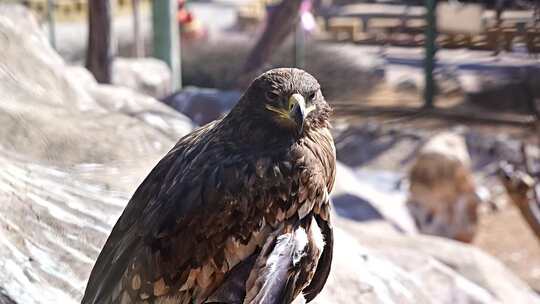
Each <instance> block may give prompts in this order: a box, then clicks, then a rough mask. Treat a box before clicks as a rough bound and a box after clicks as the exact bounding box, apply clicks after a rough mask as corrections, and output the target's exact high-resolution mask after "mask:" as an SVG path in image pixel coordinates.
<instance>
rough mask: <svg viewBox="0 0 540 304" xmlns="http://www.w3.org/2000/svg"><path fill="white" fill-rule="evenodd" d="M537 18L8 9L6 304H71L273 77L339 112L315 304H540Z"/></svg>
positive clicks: (63, 0) (217, 8)
mask: <svg viewBox="0 0 540 304" xmlns="http://www.w3.org/2000/svg"><path fill="white" fill-rule="evenodd" d="M539 52H540V3H538V2H537V1H532V0H530V1H528V0H516V1H511V0H494V1H437V0H425V1H406V0H403V1H399V0H380V1H377V0H371V1H353V0H284V1H279V0H276V1H270V0H267V1H263V0H206V1H195V0H193V1H182V0H178V1H177V0H154V1H149V0H0V270H1V271H0V304H4V303H8V304H13V303H18V304H21V303H25V304H26V303H77V302H80V299H81V297H82V293H83V291H84V288H85V286H86V280H87V279H88V275H89V272H90V270H91V268H92V266H93V263H94V260H95V259H96V257H97V255H98V253H99V251H100V250H101V246H102V245H103V243H104V242H105V240H106V238H107V236H108V234H109V232H110V229H111V228H112V225H113V224H114V223H115V222H116V220H117V218H118V216H119V215H120V213H121V211H122V210H123V207H124V206H125V204H126V203H127V201H128V200H129V198H130V196H131V194H132V193H133V191H134V190H135V188H136V187H137V185H138V184H139V183H140V182H141V181H142V180H143V179H144V177H145V176H146V174H147V173H148V172H149V171H150V169H151V168H152V167H153V165H154V164H155V163H156V162H157V161H158V160H159V159H160V158H161V157H162V156H163V155H164V154H165V153H166V152H167V151H168V150H169V149H170V148H171V147H172V146H173V145H174V143H175V142H176V141H177V140H178V139H179V138H180V137H181V136H183V135H185V134H187V133H189V132H190V131H191V130H193V129H194V128H196V127H197V126H200V125H203V124H206V123H208V122H210V121H212V120H214V119H217V118H219V117H221V116H222V115H224V114H225V113H227V111H228V110H230V109H231V107H232V106H234V104H235V103H236V101H237V100H238V98H239V97H240V95H241V93H242V91H243V90H244V89H245V88H246V86H247V85H248V84H249V82H250V81H251V80H252V79H253V78H254V77H255V76H257V75H258V74H260V73H261V72H263V71H266V70H268V69H270V68H272V67H299V68H302V69H305V70H306V71H308V72H309V73H311V74H312V75H314V76H315V77H316V78H317V79H318V80H319V82H320V84H321V86H322V90H323V94H324V95H325V97H326V99H327V101H328V102H329V103H330V104H331V105H332V107H333V108H334V115H333V118H332V122H333V130H332V132H333V135H334V139H335V143H336V148H337V155H338V171H337V180H336V186H335V190H334V192H333V194H332V202H333V205H334V213H335V214H334V219H335V226H336V246H335V248H336V251H335V253H334V256H335V258H334V259H335V260H334V263H333V270H332V273H331V277H330V280H329V282H328V284H327V286H326V287H325V289H324V291H323V293H322V294H321V295H320V296H319V297H317V298H316V299H315V301H314V302H316V303H540V295H539V293H540V246H539V245H540V243H539V237H540V185H539V180H540V102H539V98H540V61H539V57H538V53H539Z"/></svg>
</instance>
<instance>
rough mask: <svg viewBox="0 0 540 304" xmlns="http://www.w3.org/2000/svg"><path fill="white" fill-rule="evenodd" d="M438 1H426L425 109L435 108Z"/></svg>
mask: <svg viewBox="0 0 540 304" xmlns="http://www.w3.org/2000/svg"><path fill="white" fill-rule="evenodd" d="M436 5H437V0H426V24H427V27H426V40H425V41H426V43H425V59H424V73H425V87H424V107H425V108H433V107H434V105H435V104H434V98H435V97H434V96H435V81H434V79H433V70H434V68H435V53H436V52H437V46H436V44H435V40H436V39H437V28H436V27H437V23H436V20H435V18H436V17H435V9H436Z"/></svg>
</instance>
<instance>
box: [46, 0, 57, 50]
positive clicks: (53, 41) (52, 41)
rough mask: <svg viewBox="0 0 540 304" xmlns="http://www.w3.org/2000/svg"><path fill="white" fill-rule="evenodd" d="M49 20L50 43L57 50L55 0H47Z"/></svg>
mask: <svg viewBox="0 0 540 304" xmlns="http://www.w3.org/2000/svg"><path fill="white" fill-rule="evenodd" d="M47 22H48V23H49V43H50V44H51V46H52V47H53V49H55V50H56V28H55V24H54V0H47Z"/></svg>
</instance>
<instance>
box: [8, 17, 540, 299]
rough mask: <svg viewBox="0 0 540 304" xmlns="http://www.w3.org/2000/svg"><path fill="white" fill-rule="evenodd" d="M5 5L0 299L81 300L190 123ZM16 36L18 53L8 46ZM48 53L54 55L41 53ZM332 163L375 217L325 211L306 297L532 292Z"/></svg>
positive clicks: (347, 189) (512, 295)
mask: <svg viewBox="0 0 540 304" xmlns="http://www.w3.org/2000/svg"><path fill="white" fill-rule="evenodd" d="M3 9H4V8H3V7H2V6H0V37H1V38H0V39H5V40H6V41H9V43H8V44H6V45H8V49H7V51H6V53H5V54H6V55H5V56H0V66H1V67H2V69H0V77H1V80H2V81H1V82H0V94H2V100H3V102H2V103H0V118H1V119H2V125H3V126H7V127H8V129H7V130H3V129H1V131H0V143H1V144H0V168H2V170H0V197H1V198H2V200H3V201H2V202H3V204H0V244H1V246H0V269H2V270H3V271H0V303H3V302H6V303H9V304H13V303H24V304H34V303H65V304H71V303H79V302H80V299H81V297H82V294H83V292H84V288H85V286H86V280H87V278H88V275H89V272H90V270H91V268H92V266H93V263H94V261H95V259H96V257H97V255H98V253H99V251H100V250H101V247H102V246H103V243H104V242H105V239H106V237H107V235H108V234H109V233H110V230H111V228H112V225H113V224H114V223H115V221H116V220H117V218H118V216H119V215H120V213H121V212H122V210H123V208H124V206H125V204H126V202H127V201H128V199H129V198H130V196H131V193H132V191H133V189H135V187H136V186H137V185H138V184H139V183H140V182H141V180H142V178H144V176H145V175H146V174H147V173H148V172H149V170H150V169H151V168H152V165H153V164H154V163H155V161H156V160H157V159H159V158H160V157H161V156H162V155H163V154H164V153H166V151H167V150H168V149H169V148H170V147H171V146H172V145H173V143H174V138H176V137H178V136H181V135H182V134H185V133H186V132H188V131H189V129H190V128H189V127H190V124H189V120H188V119H187V118H185V117H183V116H182V115H180V114H177V113H176V112H174V111H172V110H171V109H169V108H168V107H166V106H165V105H163V104H160V103H159V102H157V101H156V100H155V99H152V98H150V97H146V96H143V95H141V94H139V93H135V92H133V91H132V90H130V89H128V88H121V89H118V88H115V87H112V86H101V85H98V84H96V83H95V81H94V80H93V79H92V77H91V76H90V75H89V74H88V73H87V72H86V71H85V70H84V69H81V68H73V67H67V66H65V65H64V64H63V62H62V61H61V60H59V59H58V57H57V56H56V57H55V55H54V53H53V52H52V51H51V52H49V51H50V49H47V48H48V46H47V44H46V42H45V39H43V37H42V36H41V34H38V31H37V30H36V28H35V26H34V25H31V23H28V22H29V21H27V18H28V16H26V15H22V16H21V15H17V14H16V13H17V12H18V8H17V9H16V10H9V13H2V10H3ZM15 20H16V22H15ZM15 24H17V26H15ZM29 24H30V25H29ZM25 27H26V30H27V31H25V32H21V31H19V30H18V29H19V28H25ZM27 40H28V41H27ZM40 41H41V42H40ZM15 42H16V43H15ZM2 45H4V44H2ZM17 47H19V48H21V49H20V53H19V55H20V54H23V56H24V59H25V60H20V57H18V56H15V54H16V51H15V50H14V49H16V48H17ZM10 48H13V49H10ZM34 48H38V49H43V50H44V52H43V53H41V52H38V51H37V50H34ZM48 50H49V51H48ZM2 51H4V49H2ZM47 53H49V55H51V56H52V59H47V58H45V57H42V56H45V55H43V54H47ZM55 58H56V59H55ZM46 76H48V77H46ZM179 126H183V127H179ZM338 170H339V172H338V181H337V184H336V193H334V195H340V194H349V195H351V196H356V197H359V198H361V199H363V200H364V201H366V202H369V204H370V205H371V206H372V209H375V210H377V212H378V214H380V215H381V216H379V217H376V218H373V219H372V220H370V221H367V222H365V221H362V219H359V220H357V221H352V220H347V219H343V218H340V217H339V216H335V219H336V227H337V228H336V248H335V252H334V266H333V270H332V273H331V276H330V279H329V282H328V284H327V286H326V287H325V288H324V290H323V292H322V294H321V295H320V296H319V297H317V298H316V300H315V302H316V303H319V304H326V303H332V304H335V303H337V304H341V303H357V302H365V303H381V302H386V303H509V302H512V303H514V302H516V303H539V299H538V297H537V296H536V295H535V294H534V293H533V292H532V291H531V290H530V288H529V287H528V286H526V285H525V284H524V283H523V282H521V281H520V280H518V279H516V278H515V276H514V275H513V274H511V273H510V272H509V271H508V270H506V268H505V267H504V266H502V265H501V264H500V263H499V262H498V261H496V260H494V259H493V258H492V257H490V256H488V255H486V254H484V253H482V252H481V251H479V250H478V249H475V248H473V247H470V246H468V245H463V244H460V243H457V242H453V241H450V240H446V239H441V238H435V237H425V236H414V235H404V234H403V233H400V232H397V230H396V229H395V228H394V225H392V224H389V221H388V220H387V218H391V217H393V215H392V214H393V213H392V212H391V210H388V209H385V208H384V207H383V206H382V201H386V202H385V204H387V203H388V205H389V206H392V203H391V202H392V201H393V200H395V199H396V198H397V197H401V198H403V197H404V194H403V193H399V189H398V190H395V192H397V193H394V194H392V195H388V194H387V193H386V190H385V189H381V188H379V187H375V186H373V185H366V180H368V181H369V178H367V176H371V175H370V174H369V173H366V172H363V173H362V172H357V171H354V170H350V169H349V170H347V168H345V167H344V166H342V165H340V166H339V167H338ZM373 176H377V175H373ZM377 184H380V183H378V182H377ZM355 189H356V190H355ZM341 204H342V206H346V204H347V200H344V201H342V203H341ZM379 204H381V205H380V206H379ZM399 204H403V199H401V201H400V202H399ZM399 204H395V206H398V205H399ZM388 208H390V207H388ZM345 215H346V212H345Z"/></svg>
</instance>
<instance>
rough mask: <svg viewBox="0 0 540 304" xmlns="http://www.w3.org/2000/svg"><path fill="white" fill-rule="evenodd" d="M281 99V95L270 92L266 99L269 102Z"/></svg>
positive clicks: (267, 93)
mask: <svg viewBox="0 0 540 304" xmlns="http://www.w3.org/2000/svg"><path fill="white" fill-rule="evenodd" d="M278 98H279V95H278V94H277V93H275V92H272V91H268V92H266V99H267V100H268V101H276V100H277V99H278Z"/></svg>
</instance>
